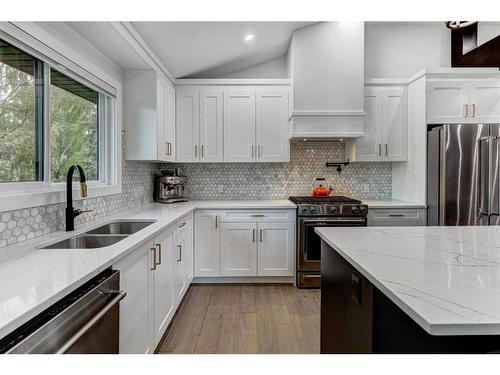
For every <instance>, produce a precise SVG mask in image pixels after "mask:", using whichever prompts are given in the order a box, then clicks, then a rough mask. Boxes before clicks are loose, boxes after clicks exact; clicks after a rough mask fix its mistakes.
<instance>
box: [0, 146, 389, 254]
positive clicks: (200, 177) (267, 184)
mask: <svg viewBox="0 0 500 375" xmlns="http://www.w3.org/2000/svg"><path fill="white" fill-rule="evenodd" d="M343 158H344V144H343V143H341V142H298V143H293V144H292V145H291V155H290V162H289V163H259V164H257V163H231V164H220V163H213V164H179V165H177V164H175V165H172V164H170V165H161V166H160V165H158V164H152V163H143V162H134V161H126V160H125V157H123V175H122V179H123V187H122V193H121V194H116V195H110V196H106V197H100V198H90V199H83V200H76V201H75V203H74V207H81V208H83V209H88V210H93V211H92V212H89V213H85V214H84V215H81V216H79V217H77V218H76V219H75V223H76V224H77V225H78V223H83V222H88V221H91V220H95V219H99V218H103V217H106V216H108V215H112V214H115V213H118V212H121V211H125V210H129V209H132V208H135V207H138V206H141V205H143V204H146V203H149V202H151V200H152V196H153V178H152V176H153V173H154V172H156V171H158V170H159V167H161V168H172V166H174V167H182V168H183V170H184V173H185V174H186V175H187V176H188V184H187V194H188V196H189V198H190V199H192V200H199V199H202V200H203V199H208V200H220V199H283V198H288V197H289V196H290V195H304V194H305V195H309V194H310V192H311V190H312V189H313V187H314V185H315V178H316V177H324V178H326V184H327V185H331V186H332V187H333V194H337V195H347V196H350V197H354V198H365V199H387V198H390V197H391V189H392V177H391V173H392V172H391V164H390V163H353V164H350V165H349V166H347V167H345V168H344V170H343V171H342V173H341V174H340V175H339V174H338V173H337V172H336V171H335V168H326V166H325V162H326V161H342V160H343ZM65 207H66V203H65V202H64V203H58V204H52V205H47V206H40V207H33V208H26V209H21V210H14V211H5V212H0V248H1V247H5V246H7V245H11V244H14V243H17V242H21V241H25V240H28V239H31V238H34V237H39V236H42V235H44V234H48V233H51V232H55V231H58V230H63V229H64V209H65Z"/></svg>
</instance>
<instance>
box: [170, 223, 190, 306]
mask: <svg viewBox="0 0 500 375" xmlns="http://www.w3.org/2000/svg"><path fill="white" fill-rule="evenodd" d="M192 222H193V220H192V215H188V216H186V217H184V218H183V219H181V220H179V221H178V222H177V228H176V231H175V251H174V258H173V270H174V271H173V274H174V295H175V296H174V298H175V301H176V304H179V303H180V302H181V301H182V298H183V297H184V294H185V293H186V291H187V289H188V287H189V285H190V283H191V281H192V279H193V240H192V238H193V226H192Z"/></svg>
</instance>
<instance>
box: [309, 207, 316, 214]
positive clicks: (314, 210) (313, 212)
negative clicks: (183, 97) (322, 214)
mask: <svg viewBox="0 0 500 375" xmlns="http://www.w3.org/2000/svg"><path fill="white" fill-rule="evenodd" d="M310 211H311V213H312V214H315V213H317V212H318V210H317V209H316V207H311V209H310Z"/></svg>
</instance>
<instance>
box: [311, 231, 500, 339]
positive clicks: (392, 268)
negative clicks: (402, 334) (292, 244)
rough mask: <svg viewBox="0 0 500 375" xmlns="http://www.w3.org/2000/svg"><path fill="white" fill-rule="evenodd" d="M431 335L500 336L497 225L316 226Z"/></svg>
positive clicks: (374, 283)
mask: <svg viewBox="0 0 500 375" xmlns="http://www.w3.org/2000/svg"><path fill="white" fill-rule="evenodd" d="M315 231H316V232H317V233H318V234H319V235H320V237H321V238H322V239H323V240H324V241H325V242H326V243H327V244H328V245H329V246H331V247H332V248H333V249H334V250H335V251H337V252H338V253H339V254H340V255H341V256H342V257H343V258H344V259H346V260H347V261H348V262H349V263H350V264H351V265H352V266H353V267H354V268H356V269H357V270H358V271H359V272H360V273H361V274H363V276H364V277H366V278H367V279H368V280H369V281H370V282H371V283H372V284H373V285H374V286H375V287H377V288H378V289H379V290H380V291H381V292H382V293H384V294H385V295H386V296H387V297H388V298H389V299H391V300H392V302H394V303H395V304H396V305H397V306H398V307H399V308H401V309H402V310H403V311H404V312H405V313H406V314H407V315H408V316H410V317H411V318H412V319H413V320H414V321H415V322H416V323H418V324H419V325H420V326H421V327H422V328H423V329H424V330H425V331H427V332H428V333H429V334H431V335H500V228H499V227H494V226H491V227H384V228H382V227H367V228H333V227H329V228H327V227H322V228H319V227H318V228H316V229H315Z"/></svg>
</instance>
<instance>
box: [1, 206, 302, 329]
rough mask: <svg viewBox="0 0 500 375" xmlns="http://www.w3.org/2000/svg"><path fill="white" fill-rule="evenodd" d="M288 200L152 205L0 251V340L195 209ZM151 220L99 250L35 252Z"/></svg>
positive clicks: (274, 207)
mask: <svg viewBox="0 0 500 375" xmlns="http://www.w3.org/2000/svg"><path fill="white" fill-rule="evenodd" d="M295 207H296V206H295V205H294V204H293V203H291V202H290V201H288V200H255V201H251V200H249V201H191V202H186V203H175V204H171V205H166V204H159V203H152V204H149V205H146V206H144V207H141V208H138V209H135V210H132V211H127V212H122V213H119V214H116V215H113V216H110V217H107V218H105V219H102V220H95V221H92V222H89V223H86V224H82V225H78V224H77V225H76V227H77V230H75V231H74V232H69V233H68V232H64V231H62V232H54V233H51V234H48V235H46V236H43V237H38V238H35V239H32V240H29V241H24V242H21V243H19V244H15V245H11V246H7V247H4V248H1V249H0V338H2V337H3V336H5V335H7V334H8V333H9V332H11V331H13V330H14V329H16V328H17V327H19V326H20V325H22V324H23V323H25V322H26V321H28V320H29V319H31V318H32V317H34V316H35V315H37V314H38V313H40V312H41V311H43V310H44V309H46V308H47V307H49V306H50V305H52V304H53V303H55V302H56V301H57V300H59V299H60V298H62V297H63V296H65V295H66V294H68V293H69V292H71V291H72V290H74V289H76V288H77V287H78V286H80V285H82V284H83V283H85V282H86V281H88V280H90V279H91V278H92V277H93V276H95V275H97V274H98V273H99V272H101V271H103V270H104V269H106V268H108V267H110V266H111V265H112V264H113V263H116V262H117V261H118V260H119V259H121V258H122V257H124V256H126V255H127V254H129V253H130V252H131V251H133V250H134V249H135V248H137V246H140V245H141V244H142V243H144V242H146V241H148V240H150V239H152V238H153V237H154V236H156V235H157V234H158V233H159V232H160V231H162V230H163V229H165V228H166V227H168V226H169V225H172V224H174V223H175V222H176V221H177V220H179V219H180V218H181V217H183V216H184V215H186V214H188V213H190V212H192V211H194V210H195V209H294V208H295ZM127 219H131V220H139V219H153V220H156V222H155V223H154V224H152V225H150V226H148V227H146V228H144V229H143V230H141V231H139V232H137V233H134V234H133V235H131V236H129V237H127V238H125V239H124V240H122V241H120V242H118V243H116V244H114V245H112V246H108V247H103V248H99V249H85V250H84V249H80V250H78V249H73V250H60V249H59V250H58V249H43V250H42V249H38V248H40V247H43V246H45V245H47V244H51V243H54V242H57V241H60V240H62V239H65V238H68V237H72V236H74V235H77V234H81V233H84V232H86V231H88V230H90V229H93V228H96V227H98V226H100V225H103V224H105V223H108V222H111V221H116V220H127Z"/></svg>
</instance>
